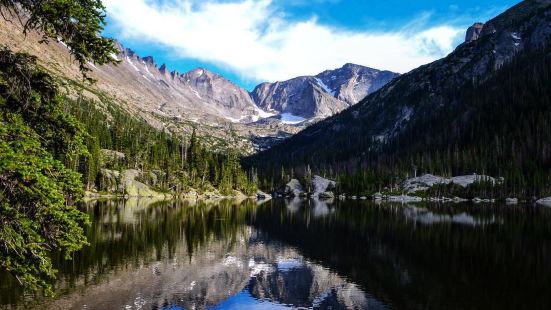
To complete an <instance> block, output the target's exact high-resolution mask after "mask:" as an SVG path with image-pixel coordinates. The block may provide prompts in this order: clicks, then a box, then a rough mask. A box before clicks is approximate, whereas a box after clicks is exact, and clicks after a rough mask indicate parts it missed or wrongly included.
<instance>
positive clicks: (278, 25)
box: [103, 0, 464, 81]
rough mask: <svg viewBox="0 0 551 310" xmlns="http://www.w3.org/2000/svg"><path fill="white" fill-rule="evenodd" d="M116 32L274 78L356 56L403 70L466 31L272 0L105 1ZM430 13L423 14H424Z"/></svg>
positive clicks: (440, 52)
mask: <svg viewBox="0 0 551 310" xmlns="http://www.w3.org/2000/svg"><path fill="white" fill-rule="evenodd" d="M103 2H104V4H105V5H106V6H107V10H108V14H109V16H110V19H111V21H112V23H114V27H115V29H117V30H118V32H119V33H118V35H119V36H122V37H123V38H126V39H132V40H141V41H142V42H144V44H159V45H162V46H163V47H165V48H168V49H170V50H172V51H173V52H174V53H176V54H177V55H178V56H179V57H182V58H193V59H198V60H201V61H204V62H210V63H213V64H216V65H217V66H223V67H226V68H228V69H229V70H232V71H234V72H236V73H237V74H239V75H240V76H242V77H243V78H246V79H252V80H258V81H275V80H282V79H288V78H291V77H294V76H299V75H307V74H315V73H318V72H321V71H323V70H325V69H328V68H336V67H339V66H342V65H343V64H344V63H347V62H352V63H357V64H361V65H366V66H370V67H374V68H379V69H387V70H393V71H397V72H406V71H409V70H411V69H413V68H415V67H418V66H419V65H422V64H425V63H428V62H430V61H433V60H435V59H437V58H440V57H442V56H444V55H446V54H447V53H449V52H450V51H451V50H452V49H453V48H454V42H456V41H457V38H458V36H461V35H462V34H463V31H464V29H458V28H456V27H454V26H451V25H445V24H443V25H437V26H431V27H424V26H423V25H424V24H425V23H423V22H422V19H423V18H421V20H415V21H412V23H411V24H409V25H407V26H405V27H404V28H402V29H401V30H393V31H389V32H382V31H370V30H369V29H366V30H365V31H358V30H354V31H352V30H347V29H343V28H339V27H335V26H331V25H325V24H322V23H320V22H319V21H318V20H317V19H316V18H315V17H312V18H310V19H307V20H302V21H291V20H289V19H287V18H286V16H285V12H284V11H282V9H281V8H279V9H278V8H276V6H275V5H274V3H273V2H272V0H237V1H233V2H229V1H224V2H221V1H213V0H206V1H202V2H200V3H198V2H193V1H189V0H188V1H173V0H164V1H162V2H152V1H150V0H104V1H103ZM425 18H426V17H425Z"/></svg>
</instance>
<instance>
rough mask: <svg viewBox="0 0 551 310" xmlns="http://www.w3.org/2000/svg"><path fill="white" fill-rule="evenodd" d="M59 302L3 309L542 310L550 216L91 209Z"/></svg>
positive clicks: (365, 207) (283, 205)
mask: <svg viewBox="0 0 551 310" xmlns="http://www.w3.org/2000/svg"><path fill="white" fill-rule="evenodd" d="M84 210H85V211H86V212H87V213H88V214H89V215H90V217H91V219H92V226H91V227H89V228H88V229H87V235H88V240H89V243H90V246H88V247H86V248H85V249H84V250H82V251H80V252H79V253H77V254H75V256H74V259H73V260H72V261H69V262H67V261H65V262H64V261H61V260H59V259H56V260H55V263H56V266H57V268H58V269H59V270H60V273H59V277H58V280H57V281H56V283H55V288H56V292H57V296H56V297H55V298H43V297H41V296H38V295H37V296H35V295H31V294H23V293H22V292H21V291H20V289H19V288H18V287H17V286H16V285H15V283H14V282H13V280H12V279H10V277H9V276H7V275H6V274H3V275H0V308H7V309H19V308H21V309H166V310H169V309H170V310H176V309H287V308H292V309H311V308H314V309H551V209H548V208H544V207H536V206H505V205H469V204H465V205H463V204H461V205H455V204H445V205H422V204H416V205H407V204H404V205H402V204H380V205H377V204H374V203H372V202H367V201H349V202H334V203H327V202H320V201H313V200H309V201H308V200H298V199H297V200H293V201H283V200H276V201H270V202H266V203H264V204H261V205H258V204H256V203H254V202H244V203H241V204H239V205H236V204H232V203H229V202H228V203H219V204H210V205H209V204H197V205H190V204H189V203H184V202H157V203H152V202H151V201H147V200H129V201H126V202H124V201H109V202H95V203H90V204H88V205H86V206H85V208H84Z"/></svg>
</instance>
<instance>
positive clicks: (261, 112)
mask: <svg viewBox="0 0 551 310" xmlns="http://www.w3.org/2000/svg"><path fill="white" fill-rule="evenodd" d="M254 109H255V110H256V112H258V116H259V117H260V118H268V117H272V116H274V115H277V114H276V113H271V112H266V111H264V110H262V109H261V108H259V107H257V106H255V107H254Z"/></svg>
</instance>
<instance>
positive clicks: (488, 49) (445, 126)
mask: <svg viewBox="0 0 551 310" xmlns="http://www.w3.org/2000/svg"><path fill="white" fill-rule="evenodd" d="M550 4H551V1H549V0H534V1H524V2H522V3H520V4H518V5H516V6H514V7H512V8H511V9H509V10H507V11H506V12H504V13H503V14H501V15H499V16H497V17H496V18H494V19H492V20H490V21H488V22H487V23H485V24H484V26H483V27H482V29H481V31H480V35H479V37H477V38H475V39H474V40H471V42H466V43H464V44H462V45H460V46H459V47H458V48H457V49H456V50H455V51H454V52H452V53H451V54H450V55H448V56H447V57H445V58H443V59H441V60H438V61H435V62H433V63H431V64H428V65H425V66H422V67H420V68H418V69H415V70H413V71H411V72H409V73H407V74H404V75H402V76H400V77H398V78H397V79H395V80H393V81H392V82H391V83H389V84H388V85H386V86H385V87H383V88H382V89H381V90H379V91H378V92H375V93H374V94H372V95H370V96H368V97H367V98H366V99H365V100H363V101H362V102H360V103H359V104H357V105H356V106H354V107H351V108H349V109H347V110H346V111H344V112H343V113H340V114H338V115H336V116H334V117H331V118H329V119H327V120H325V121H322V122H319V123H317V124H316V125H313V126H311V127H309V128H308V129H306V130H304V131H303V132H301V133H299V134H298V135H296V136H294V137H292V138H290V139H288V140H286V141H284V142H283V143H281V144H280V145H278V146H276V147H274V148H272V149H271V150H269V151H267V152H263V153H261V154H259V155H258V156H256V157H253V158H252V159H251V161H250V163H252V164H254V165H258V166H259V167H262V168H261V169H260V170H261V171H262V172H263V173H264V176H265V179H266V180H269V181H268V183H273V182H274V180H277V179H278V178H280V175H281V172H280V168H281V167H286V168H287V171H291V170H290V169H291V168H292V169H293V170H292V171H294V173H298V174H300V173H301V171H304V170H305V167H306V165H308V164H309V165H310V166H311V167H312V169H313V170H319V171H322V172H326V173H328V174H334V175H335V176H337V175H340V176H342V177H343V178H346V177H348V178H349V180H348V181H347V182H348V183H350V184H349V186H350V187H352V188H359V187H360V184H364V185H362V186H364V187H368V186H369V187H370V188H372V189H375V190H376V189H377V188H380V187H381V186H382V185H389V184H392V183H393V182H394V181H395V180H396V179H398V178H400V177H402V178H403V177H405V176H406V175H407V174H409V175H412V174H413V170H414V169H413V168H414V167H417V170H418V171H420V172H421V173H423V172H427V173H441V174H444V175H458V174H462V173H473V172H474V173H481V174H482V173H485V174H489V175H494V176H502V177H504V178H505V179H506V182H508V183H507V186H508V187H509V190H510V191H513V192H517V193H519V194H522V195H531V194H548V193H549V191H551V188H550V187H549V184H550V183H551V182H550V179H549V175H551V174H550V173H549V172H551V171H549V167H550V165H549V164H550V160H551V158H550V157H549V149H550V147H551V145H550V144H549V141H551V139H550V138H551V132H550V128H549V126H548V125H547V121H546V119H548V118H549V116H550V115H549V114H548V113H549V112H548V111H549V107H550V106H549V98H550V94H549V87H548V86H547V87H546V86H545V85H550V84H549V69H550V63H549V48H547V47H545V46H546V45H547V44H548V42H549V39H550V37H551V27H550V25H551V7H550ZM467 39H469V36H467ZM359 168H362V169H359ZM352 174H354V176H353V177H352V176H351V175H352ZM276 183H277V182H276ZM368 184H369V185H368Z"/></svg>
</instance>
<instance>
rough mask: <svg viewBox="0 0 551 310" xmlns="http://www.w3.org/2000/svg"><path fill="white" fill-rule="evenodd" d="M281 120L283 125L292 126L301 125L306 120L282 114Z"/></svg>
mask: <svg viewBox="0 0 551 310" xmlns="http://www.w3.org/2000/svg"><path fill="white" fill-rule="evenodd" d="M280 118H281V122H282V123H284V124H291V125H295V124H300V123H302V122H304V121H305V120H306V119H305V118H303V117H300V116H296V115H293V114H291V113H281V114H280Z"/></svg>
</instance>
